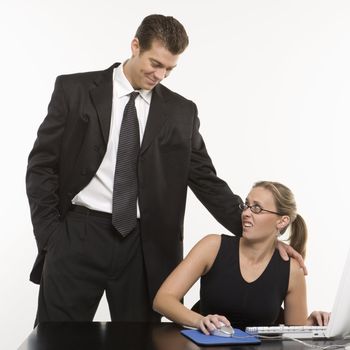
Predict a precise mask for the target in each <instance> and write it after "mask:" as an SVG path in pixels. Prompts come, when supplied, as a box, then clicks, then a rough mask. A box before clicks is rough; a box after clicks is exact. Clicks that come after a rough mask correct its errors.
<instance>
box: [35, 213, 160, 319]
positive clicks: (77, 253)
mask: <svg viewBox="0 0 350 350" xmlns="http://www.w3.org/2000/svg"><path fill="white" fill-rule="evenodd" d="M104 292H106V297H107V301H108V305H109V310H110V316H111V320H112V321H133V322H150V321H154V322H157V321H160V315H159V314H157V313H155V312H154V311H153V310H152V303H151V301H150V298H149V295H148V288H147V280H146V272H145V268H144V261H143V254H142V244H141V239H140V225H139V223H138V225H137V227H136V228H135V230H134V231H133V232H131V233H130V234H129V235H128V236H127V237H125V238H123V237H122V236H121V235H120V234H119V233H118V232H117V231H116V230H115V229H114V227H113V226H112V224H111V218H110V217H108V215H107V216H106V217H101V216H95V215H94V214H91V213H85V214H84V213H80V212H73V211H71V212H69V213H68V215H67V216H66V218H65V220H64V221H63V222H62V224H61V226H60V227H59V228H58V229H57V231H56V232H54V233H53V235H52V237H51V238H50V240H49V244H48V247H47V253H46V258H45V263H44V269H43V275H42V279H41V283H40V291H39V302H38V312H37V317H36V322H35V324H37V323H39V322H47V321H92V320H93V318H94V315H95V313H96V310H97V307H98V305H99V302H100V299H101V297H102V295H103V293H104Z"/></svg>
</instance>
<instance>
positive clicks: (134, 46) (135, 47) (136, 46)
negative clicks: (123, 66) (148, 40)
mask: <svg viewBox="0 0 350 350" xmlns="http://www.w3.org/2000/svg"><path fill="white" fill-rule="evenodd" d="M131 53H132V57H135V56H138V55H139V53H140V43H139V39H138V38H134V39H132V41H131Z"/></svg>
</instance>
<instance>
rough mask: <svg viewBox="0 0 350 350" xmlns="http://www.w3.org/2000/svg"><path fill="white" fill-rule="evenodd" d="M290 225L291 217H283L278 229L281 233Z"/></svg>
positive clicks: (278, 223)
mask: <svg viewBox="0 0 350 350" xmlns="http://www.w3.org/2000/svg"><path fill="white" fill-rule="evenodd" d="M289 223H290V217H289V216H288V215H283V216H282V217H281V219H279V220H278V221H277V229H278V230H279V231H282V230H284V229H285V228H286V227H287V226H288V225H289Z"/></svg>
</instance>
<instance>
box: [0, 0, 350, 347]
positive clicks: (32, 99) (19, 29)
mask: <svg viewBox="0 0 350 350" xmlns="http://www.w3.org/2000/svg"><path fill="white" fill-rule="evenodd" d="M150 13H162V14H166V15H173V16H175V17H176V18H178V19H179V20H180V21H181V22H182V23H183V24H184V25H185V27H186V29H187V31H188V34H189V36H190V46H189V48H188V49H187V51H186V52H185V53H184V54H183V55H182V57H181V58H180V61H179V65H178V67H177V68H176V69H175V71H174V72H173V73H172V75H171V76H170V77H169V78H168V79H167V80H166V81H165V84H166V85H167V86H168V87H170V88H171V89H173V90H175V91H177V92H179V93H180V94H183V95H184V96H185V97H187V98H190V99H192V100H194V101H195V102H196V103H197V105H198V108H199V113H200V118H201V131H202V134H203V137H204V139H205V141H206V144H207V148H208V151H209V153H210V155H211V157H212V159H213V160H214V164H215V166H216V169H217V172H218V174H219V176H220V177H222V178H223V179H225V180H226V181H227V182H228V184H229V185H230V186H231V188H232V190H233V191H234V192H236V193H238V194H240V195H241V196H242V197H243V198H245V196H246V194H247V193H248V191H249V189H250V186H251V185H252V183H253V182H255V181H257V180H263V179H264V180H265V179H266V180H276V181H281V182H283V183H285V184H286V185H288V186H289V187H290V188H291V189H292V190H293V191H294V193H295V195H296V199H297V202H298V205H299V213H300V214H301V215H302V216H304V218H305V220H306V221H307V223H308V226H309V231H310V238H309V243H308V255H307V260H306V263H307V266H308V269H309V276H308V277H307V280H308V297H309V309H310V310H312V309H318V308H321V309H328V310H329V309H330V308H331V306H332V302H333V297H334V294H335V290H336V285H337V282H338V279H339V276H340V270H341V268H342V264H343V262H344V259H345V255H346V252H347V250H348V248H349V246H350V244H349V243H350V238H349V237H350V232H349V228H348V225H347V218H348V216H349V212H348V211H347V210H348V201H349V197H350V196H349V188H348V184H347V182H346V180H348V178H349V171H348V170H347V169H346V163H347V162H348V154H347V152H348V150H349V137H348V132H347V125H346V118H347V117H348V116H349V112H350V105H349V96H350V64H349V62H350V45H349V44H350V43H349V39H350V2H349V1H347V0H343V1H338V0H329V1H324V0H293V1H283V0H227V1H224V0H217V1H215V2H213V1H212V0H201V1H199V0H198V1H185V0H177V1H173V2H167V1H164V0H159V1H152V0H149V1H145V2H139V3H138V2H131V1H128V2H118V1H116V0H114V1H112V0H99V1H92V0H76V1H74V0H69V1H68V0H41V1H40V0H8V1H6V0H4V1H2V2H1V5H0V29H1V31H0V33H1V56H0V60H1V65H0V73H1V74H0V77H1V84H0V89H1V90H0V94H1V105H2V107H4V106H5V108H2V110H3V114H2V116H1V125H2V127H1V138H0V142H1V148H0V149H1V161H2V171H1V175H0V176H1V181H0V186H1V195H2V198H1V204H0V205H1V210H0V215H1V223H2V227H3V229H2V232H1V245H0V249H1V251H0V253H1V255H0V256H1V265H0V269H1V271H0V273H1V289H0V293H1V298H0V322H1V324H0V332H1V336H0V342H1V344H0V345H1V348H2V349H14V348H17V347H18V346H19V345H20V344H21V343H22V341H23V340H24V338H25V337H26V336H27V335H28V334H29V332H30V331H31V329H32V326H33V321H34V317H35V311H36V302H37V293H38V287H37V286H36V285H34V284H32V283H30V282H29V280H28V276H29V272H30V269H31V266H32V263H33V261H34V258H35V255H36V245H35V242H34V238H33V235H32V227H31V223H30V217H29V207H28V204H27V199H26V195H25V186H24V176H25V170H26V161H27V156H28V153H29V151H30V149H31V147H32V144H33V142H34V139H35V134H36V131H37V128H38V126H39V124H40V123H41V121H42V119H43V118H44V117H45V114H46V108H47V104H48V102H49V99H50V96H51V93H52V89H53V85H54V80H55V77H56V76H57V75H58V74H63V73H72V72H77V71H88V70H97V69H105V68H107V67H108V66H110V65H111V64H112V63H113V62H115V61H120V60H124V59H126V58H127V57H129V54H130V41H131V39H132V37H133V35H134V32H135V30H136V28H137V26H138V25H139V23H140V21H141V20H142V18H143V17H145V16H146V15H148V14H150ZM215 102H219V103H218V105H216V103H215ZM213 232H217V233H225V232H226V231H225V229H224V228H223V227H222V226H220V225H219V224H218V223H216V222H215V221H214V219H213V218H212V217H211V216H210V214H209V213H208V212H207V211H206V209H204V207H203V206H202V205H201V204H200V203H199V202H198V201H197V199H196V198H194V196H193V195H192V193H189V195H188V204H187V211H186V218H185V250H186V252H187V251H188V249H189V248H190V247H191V246H193V244H194V243H195V242H196V241H198V239H200V238H201V237H203V236H204V235H205V234H207V233H213ZM197 299H198V286H196V287H195V288H194V289H193V290H192V291H191V292H190V293H189V295H188V296H187V298H186V300H185V302H186V304H187V305H192V304H193V303H194V301H196V300H197ZM109 319H110V318H109V314H108V309H107V307H106V303H105V300H103V301H102V303H101V306H100V308H99V310H98V313H97V315H96V320H109Z"/></svg>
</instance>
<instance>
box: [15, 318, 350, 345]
mask: <svg viewBox="0 0 350 350" xmlns="http://www.w3.org/2000/svg"><path fill="white" fill-rule="evenodd" d="M181 329H182V328H181V327H180V326H178V325H176V324H174V323H154V324H149V323H121V322H51V323H41V324H39V325H38V326H37V327H36V328H35V329H34V330H33V331H32V332H31V333H30V335H29V336H28V337H27V339H26V340H25V341H24V343H23V344H22V345H21V346H20V347H19V349H18V350H73V349H74V350H214V349H217V350H267V349H269V350H279V349H283V350H303V349H310V348H307V347H304V346H303V345H301V344H299V343H295V342H293V341H289V340H288V341H287V340H284V341H280V340H267V341H263V342H262V344H261V345H254V346H253V345H245V346H240V345H239V346H238V345H233V346H232V345H231V346H216V347H208V346H205V347H200V346H197V345H196V344H195V343H193V342H192V341H190V340H189V339H187V338H186V337H184V336H183V335H181V334H180V330H181ZM349 342H350V340H349V339H348V340H342V339H339V340H334V341H331V340H325V341H317V342H316V341H315V342H314V344H318V345H324V346H326V345H330V344H334V343H336V344H346V343H349Z"/></svg>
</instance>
